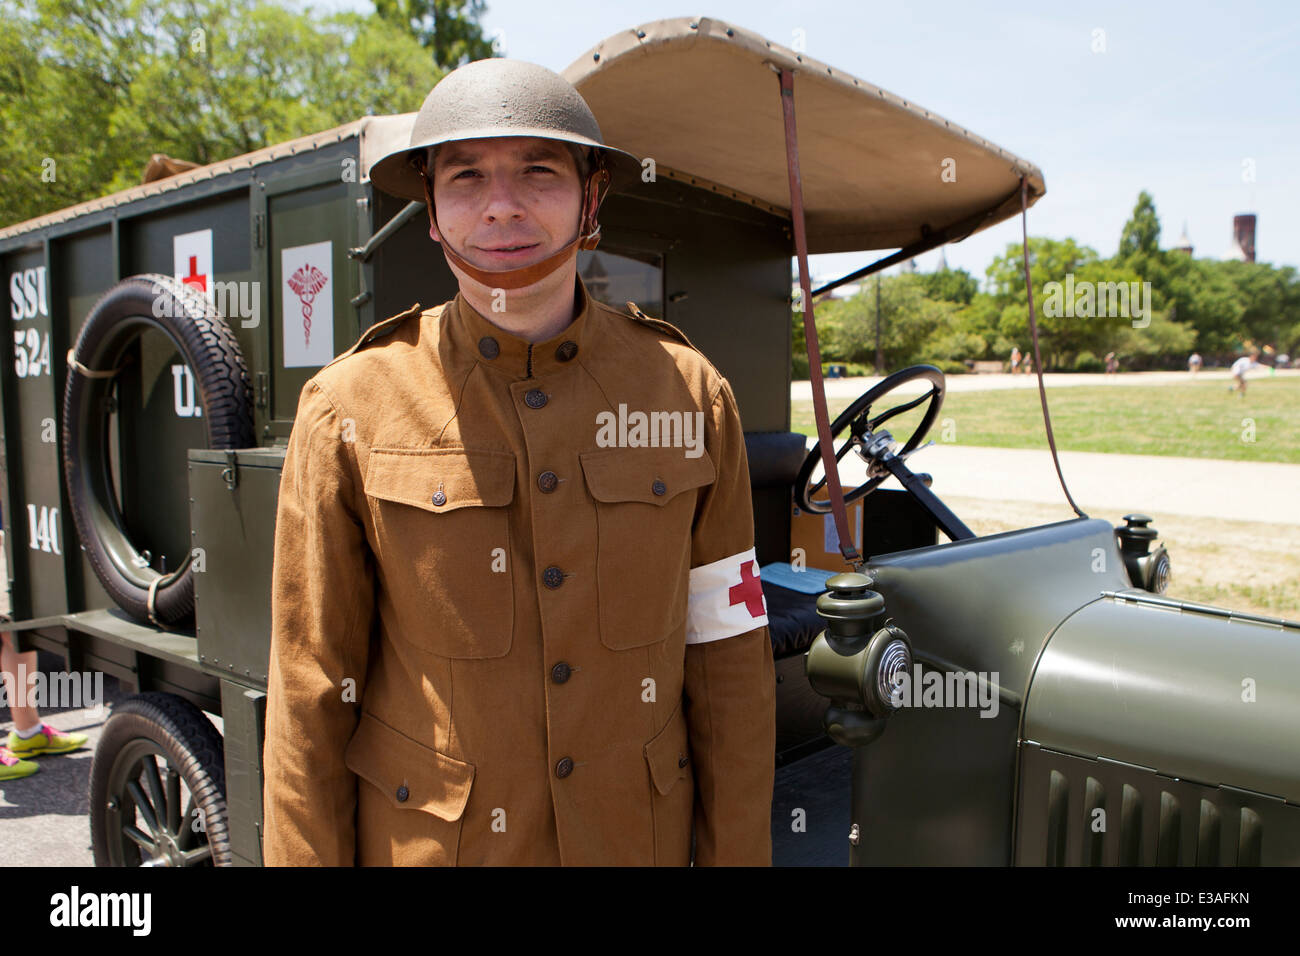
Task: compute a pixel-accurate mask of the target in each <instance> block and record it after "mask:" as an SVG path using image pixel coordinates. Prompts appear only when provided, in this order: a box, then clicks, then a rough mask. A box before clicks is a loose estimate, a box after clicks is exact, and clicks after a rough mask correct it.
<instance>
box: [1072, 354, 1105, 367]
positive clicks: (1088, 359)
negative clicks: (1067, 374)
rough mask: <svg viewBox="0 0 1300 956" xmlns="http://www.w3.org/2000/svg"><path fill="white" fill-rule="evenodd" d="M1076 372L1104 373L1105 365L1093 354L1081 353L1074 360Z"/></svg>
mask: <svg viewBox="0 0 1300 956" xmlns="http://www.w3.org/2000/svg"><path fill="white" fill-rule="evenodd" d="M1074 370H1075V371H1076V372H1104V371H1105V370H1106V366H1105V364H1104V363H1103V362H1102V360H1101V359H1099V358H1097V356H1095V355H1093V354H1092V353H1091V352H1088V351H1084V352H1080V353H1079V354H1078V355H1077V356H1075V359H1074Z"/></svg>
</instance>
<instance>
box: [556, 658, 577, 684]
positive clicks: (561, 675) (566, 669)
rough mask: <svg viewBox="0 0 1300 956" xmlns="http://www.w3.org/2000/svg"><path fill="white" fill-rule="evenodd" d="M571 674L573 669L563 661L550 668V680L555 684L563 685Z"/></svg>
mask: <svg viewBox="0 0 1300 956" xmlns="http://www.w3.org/2000/svg"><path fill="white" fill-rule="evenodd" d="M572 673H573V668H571V667H570V666H569V665H568V664H567V663H565V662H564V661H560V663H558V664H556V665H555V666H554V667H552V668H551V680H553V681H555V683H557V684H563V683H564V682H565V681H566V680H568V679H569V676H570V675H571V674H572Z"/></svg>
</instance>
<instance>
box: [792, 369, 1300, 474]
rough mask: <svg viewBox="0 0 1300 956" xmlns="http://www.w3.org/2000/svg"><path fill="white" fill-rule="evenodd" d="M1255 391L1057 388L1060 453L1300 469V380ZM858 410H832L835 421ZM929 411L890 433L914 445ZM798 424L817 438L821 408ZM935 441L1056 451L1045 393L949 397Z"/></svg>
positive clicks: (1051, 396)
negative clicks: (1046, 421)
mask: <svg viewBox="0 0 1300 956" xmlns="http://www.w3.org/2000/svg"><path fill="white" fill-rule="evenodd" d="M1247 384H1248V390H1247V392H1246V397H1245V398H1244V399H1243V398H1241V397H1239V396H1238V395H1236V394H1235V393H1234V394H1229V392H1228V386H1227V384H1226V383H1224V382H1221V381H1204V382H1189V383H1187V384H1185V385H1184V384H1177V385H1161V386H1154V385H1153V386H1142V385H1128V386H1116V387H1110V386H1078V387H1073V388H1059V389H1055V390H1052V389H1051V388H1049V389H1048V392H1047V403H1048V409H1049V410H1050V411H1051V413H1052V429H1053V431H1054V433H1055V435H1056V446H1057V447H1058V448H1060V449H1061V450H1063V451H1095V452H1110V453H1116V454H1131V455H1177V456H1183V457H1188V458H1219V459H1233V460H1239V461H1281V462H1291V463H1297V464H1300V380H1297V379H1294V378H1286V379H1282V378H1278V379H1271V380H1270V379H1268V378H1256V379H1253V380H1251V379H1248V380H1247ZM913 397H915V396H914V395H906V394H903V395H897V396H891V397H888V398H886V401H887V402H889V403H890V404H897V403H898V402H902V401H907V400H908V399H910V398H913ZM850 401H851V400H849V399H832V400H831V401H830V413H831V420H832V421H833V420H834V418H835V416H836V415H837V414H839V413H840V412H841V411H843V410H844V409H845V408H846V407H848V405H849V404H850ZM873 411H875V412H881V411H884V407H883V406H882V407H878V408H875V409H873ZM920 412H921V409H920V408H918V409H914V410H913V411H910V412H907V413H905V414H903V415H899V416H897V417H896V418H893V419H891V420H890V422H889V423H888V425H887V426H886V427H887V428H888V429H889V430H890V432H891V433H892V434H893V435H894V437H895V438H897V439H899V440H900V441H901V440H904V439H905V438H906V437H907V436H909V435H910V434H911V433H912V430H913V428H915V426H916V423H917V421H919V419H920ZM791 418H792V427H793V429H794V430H795V431H798V432H803V433H804V434H805V435H814V434H816V428H815V426H814V424H813V415H812V402H811V401H797V402H794V403H793V407H792V408H791ZM1252 425H1253V433H1252V428H1251V426H1252ZM945 428H947V429H948V432H947V433H946V434H945V433H944V429H945ZM929 438H932V439H933V440H934V441H935V442H939V441H942V440H947V441H956V442H957V443H959V444H962V445H986V446H993V447H999V448H1046V447H1047V436H1046V433H1045V432H1044V430H1043V412H1042V408H1041V407H1040V405H1039V401H1038V389H1037V388H1034V389H993V390H989V391H980V392H960V393H952V392H949V393H948V394H947V395H946V396H945V398H944V403H943V409H942V411H941V412H940V413H939V420H938V421H937V422H936V423H935V425H934V428H933V429H932V431H931V433H930V435H929ZM1252 438H1253V440H1252Z"/></svg>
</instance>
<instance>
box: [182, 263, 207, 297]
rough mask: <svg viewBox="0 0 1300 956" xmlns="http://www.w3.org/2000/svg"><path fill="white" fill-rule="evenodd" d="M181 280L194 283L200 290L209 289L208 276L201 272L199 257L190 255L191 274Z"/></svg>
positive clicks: (186, 283)
mask: <svg viewBox="0 0 1300 956" xmlns="http://www.w3.org/2000/svg"><path fill="white" fill-rule="evenodd" d="M181 282H183V283H185V285H192V286H194V288H196V289H198V290H199V291H200V292H207V291H208V277H207V276H206V275H203V274H201V273H200V272H199V257H198V256H190V274H189V275H187V276H184V277H183V278H182V279H181Z"/></svg>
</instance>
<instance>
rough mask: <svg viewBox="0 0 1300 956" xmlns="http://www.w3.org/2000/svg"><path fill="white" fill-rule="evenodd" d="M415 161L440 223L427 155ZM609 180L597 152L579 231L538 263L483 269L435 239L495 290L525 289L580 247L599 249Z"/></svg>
mask: <svg viewBox="0 0 1300 956" xmlns="http://www.w3.org/2000/svg"><path fill="white" fill-rule="evenodd" d="M413 162H414V165H415V167H416V169H418V170H419V171H420V180H421V182H423V183H424V196H425V201H426V202H427V203H428V206H429V218H430V220H431V224H432V223H436V222H437V211H436V208H435V206H434V204H433V188H432V187H431V186H430V185H429V177H428V175H427V171H426V164H425V161H424V157H423V156H420V155H418V154H417V155H416V157H415V159H414V160H413ZM609 182H610V174H609V170H608V169H607V168H606V166H605V162H604V159H603V158H602V157H601V156H600V155H599V154H597V157H596V164H595V167H594V168H593V169H592V170H591V172H590V173H589V174H588V176H587V181H586V182H585V183H584V184H583V190H582V216H581V218H580V220H579V222H578V234H577V235H576V236H575V237H574V238H573V240H572V241H571V242H569V243H568V244H566V245H565V246H564V247H563V248H561V249H559V250H557V251H556V252H554V253H552V254H551V255H549V256H547V257H546V258H545V259H543V260H542V261H541V262H534V263H533V264H532V265H529V266H520V267H519V268H517V269H499V270H492V269H480V268H479V267H478V266H475V265H471V264H470V263H469V262H467V261H465V258H464V257H463V256H462V255H460V253H458V252H456V250H455V249H453V248H452V247H451V243H449V242H447V237H446V236H443V237H442V239H441V240H435V241H438V242H440V244H441V245H442V252H443V255H445V256H446V257H447V261H448V262H449V263H450V264H451V265H453V266H455V267H456V268H458V269H460V270H461V271H462V272H464V273H466V274H468V275H469V276H470V278H472V279H474V280H475V281H476V282H481V283H483V284H484V285H485V286H488V287H489V288H493V289H522V288H523V287H524V286H529V285H532V284H533V283H534V282H538V281H540V280H541V279H543V278H545V277H546V276H548V275H550V274H551V273H552V272H554V271H555V270H556V269H558V268H559V267H560V266H562V265H563V264H564V263H565V262H566V261H567V260H568V258H569V256H571V255H573V254H574V252H575V251H576V250H578V249H585V250H591V249H595V248H596V246H597V244H599V242H600V223H598V222H597V221H596V213H597V212H598V211H599V209H600V204H601V203H602V202H604V200H605V196H606V194H607V193H608V192H609ZM602 187H603V190H602ZM430 238H432V233H430Z"/></svg>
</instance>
